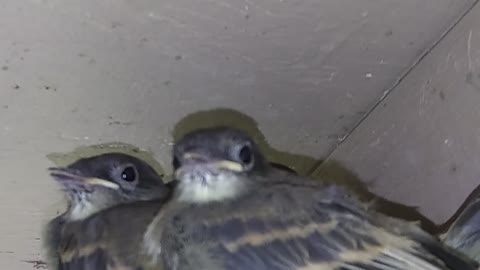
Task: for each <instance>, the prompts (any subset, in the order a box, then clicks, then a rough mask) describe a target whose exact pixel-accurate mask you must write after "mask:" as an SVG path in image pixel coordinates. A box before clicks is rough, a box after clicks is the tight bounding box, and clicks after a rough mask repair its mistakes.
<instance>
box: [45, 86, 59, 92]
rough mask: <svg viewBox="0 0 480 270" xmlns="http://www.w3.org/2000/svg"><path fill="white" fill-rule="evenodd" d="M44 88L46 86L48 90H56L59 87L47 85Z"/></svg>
mask: <svg viewBox="0 0 480 270" xmlns="http://www.w3.org/2000/svg"><path fill="white" fill-rule="evenodd" d="M44 88H45V90H47V91H54V92H56V91H57V88H56V87H53V86H49V85H45V86H44Z"/></svg>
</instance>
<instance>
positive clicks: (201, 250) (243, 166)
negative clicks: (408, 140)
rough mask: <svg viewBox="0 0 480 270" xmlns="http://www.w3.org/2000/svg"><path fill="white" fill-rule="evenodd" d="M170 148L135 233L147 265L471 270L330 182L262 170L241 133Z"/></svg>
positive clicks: (200, 136)
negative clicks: (169, 161) (155, 197)
mask: <svg viewBox="0 0 480 270" xmlns="http://www.w3.org/2000/svg"><path fill="white" fill-rule="evenodd" d="M173 154H174V159H173V166H174V168H175V169H176V172H175V175H176V177H177V181H178V183H177V185H176V188H175V191H174V194H173V197H172V198H171V200H170V201H169V202H168V203H167V204H166V205H164V206H163V208H162V210H161V211H160V212H159V214H158V215H157V216H156V217H155V219H154V221H153V222H152V223H151V224H150V225H149V226H148V229H147V230H146V232H145V235H144V237H143V251H142V254H144V255H143V261H142V263H143V266H145V265H148V266H149V267H150V268H149V269H172V270H190V269H192V270H193V269H208V270H221V269H222V270H224V269H228V270H240V269H252V270H254V269H255V270H260V269H261V270H267V269H268V270H293V269H295V270H299V269H305V270H307V269H308V270H313V269H321V270H330V269H331V270H334V269H335V270H341V269H350V270H361V269H365V270H367V269H368V270H387V269H388V270H401V269H402V270H407V269H408V270H410V269H418V270H423V269H424V270H427V269H428V270H440V269H443V270H447V269H449V270H453V269H463V270H468V269H477V264H476V263H474V262H473V261H471V260H469V259H467V258H465V257H464V256H462V255H460V254H459V253H457V252H455V251H453V250H451V249H449V248H448V247H445V246H444V245H442V244H441V243H440V242H439V241H438V240H437V239H436V238H435V237H433V236H431V235H429V234H427V233H426V232H424V231H423V230H421V229H420V228H419V227H417V226H416V225H414V224H412V223H409V222H405V221H402V220H398V219H393V218H389V217H386V216H384V215H381V214H379V213H376V212H373V211H371V210H369V209H368V208H366V207H364V206H363V205H362V204H361V203H359V202H358V201H357V200H356V199H355V198H354V197H353V196H351V195H349V194H347V193H346V192H345V191H343V190H342V189H341V188H339V187H336V186H324V185H322V184H319V183H318V182H315V181H312V180H310V179H306V178H301V177H300V176H296V175H294V174H291V173H288V172H284V171H279V170H276V169H274V168H272V167H271V166H270V165H269V164H268V163H267V162H266V161H265V159H264V157H263V155H262V154H261V153H260V152H259V150H258V148H257V146H256V144H255V143H254V141H253V140H252V139H251V138H250V137H249V136H247V135H246V134H244V133H242V132H241V131H238V130H235V129H230V128H225V127H217V128H209V129H202V130H197V131H194V132H192V133H190V134H187V135H186V136H185V137H184V138H183V139H181V140H180V141H179V142H178V144H176V145H175V147H174V153H173ZM132 269H136V268H132Z"/></svg>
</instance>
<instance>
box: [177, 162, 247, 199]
mask: <svg viewBox="0 0 480 270" xmlns="http://www.w3.org/2000/svg"><path fill="white" fill-rule="evenodd" d="M179 180H180V183H179V186H178V189H177V194H178V200H179V201H184V202H189V203H199V204H202V203H209V202H215V201H224V200H228V199H232V198H235V197H237V196H238V195H240V194H241V193H242V191H243V190H244V183H243V181H242V179H240V178H239V177H238V176H236V175H235V174H233V173H227V172H212V171H202V172H200V171H198V170H196V171H192V172H187V173H185V174H183V175H182V177H181V178H180V179H179Z"/></svg>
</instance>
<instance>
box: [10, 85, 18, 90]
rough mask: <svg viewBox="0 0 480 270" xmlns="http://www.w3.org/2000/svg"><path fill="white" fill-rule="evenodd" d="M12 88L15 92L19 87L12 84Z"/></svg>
mask: <svg viewBox="0 0 480 270" xmlns="http://www.w3.org/2000/svg"><path fill="white" fill-rule="evenodd" d="M12 88H13V89H15V90H18V89H20V85H18V84H14V85H13V86H12Z"/></svg>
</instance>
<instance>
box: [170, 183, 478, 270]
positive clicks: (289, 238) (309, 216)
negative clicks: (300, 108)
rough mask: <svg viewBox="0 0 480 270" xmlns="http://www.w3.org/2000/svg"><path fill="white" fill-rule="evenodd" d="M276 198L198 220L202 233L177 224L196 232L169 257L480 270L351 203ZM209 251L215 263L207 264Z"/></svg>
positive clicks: (242, 265)
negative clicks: (377, 220) (387, 226)
mask: <svg viewBox="0 0 480 270" xmlns="http://www.w3.org/2000/svg"><path fill="white" fill-rule="evenodd" d="M276 194H281V192H276V193H275V195H274V193H270V194H266V195H265V196H264V197H263V198H261V199H258V198H248V197H247V198H246V199H245V200H244V201H243V202H239V203H238V204H235V205H226V206H224V208H223V209H222V210H219V209H216V210H215V213H211V214H210V216H209V215H202V217H205V216H207V218H204V219H200V218H195V219H196V220H197V222H196V223H195V224H197V228H193V227H192V228H178V227H179V226H178V224H177V225H175V226H176V227H177V231H176V234H177V235H180V236H181V235H182V233H184V232H185V231H187V232H188V231H192V230H196V232H195V233H192V234H191V235H186V236H185V237H184V238H183V239H180V240H179V241H180V242H181V243H186V242H187V243H188V244H184V245H183V246H182V248H181V250H182V251H181V252H182V253H177V254H176V253H172V254H166V256H171V257H176V256H178V257H180V259H179V260H177V261H180V263H181V261H182V260H181V258H182V257H184V258H186V260H190V261H193V262H194V264H201V263H204V265H206V267H199V268H198V269H228V270H241V269H262V270H263V269H264V270H267V269H268V270H294V269H295V270H300V269H302V270H314V269H322V270H334V269H335V270H347V269H348V270H362V269H364V270H407V269H409V270H410V269H417V270H440V269H443V270H446V269H464V270H466V269H476V268H475V266H474V265H473V264H470V261H464V260H463V258H460V257H457V254H453V253H452V252H450V251H449V250H446V249H445V248H444V247H443V246H441V245H440V244H439V242H438V241H436V240H435V239H434V238H433V237H430V236H428V235H426V234H425V235H422V234H421V233H420V234H418V237H417V236H415V235H407V234H406V233H403V232H402V231H401V230H400V229H398V228H395V226H396V225H395V222H389V224H388V225H389V226H392V228H384V227H382V226H380V225H379V224H376V221H375V220H374V219H372V218H371V217H369V216H368V215H367V214H366V212H364V211H363V210H362V209H360V208H355V207H351V205H349V204H348V203H347V204H345V203H339V202H337V201H335V200H336V199H333V200H332V199H326V200H323V199H316V201H315V203H314V204H313V207H312V206H311V205H312V204H310V206H309V204H308V203H302V202H301V200H302V199H304V200H306V201H309V200H310V199H312V198H308V196H303V195H302V193H299V194H298V196H296V195H295V194H292V193H291V192H289V191H287V192H285V193H284V195H285V196H283V195H280V198H278V197H279V196H277V195H276ZM302 196H303V198H302ZM257 197H258V196H257ZM310 201H311V200H310ZM188 222H193V220H190V221H188ZM185 224H186V223H184V226H188V225H185ZM199 224H201V226H199ZM180 227H181V226H180ZM166 248H169V247H168V246H166ZM206 249H208V253H209V255H208V256H207V257H209V259H205V250H206ZM168 251H169V250H167V252H168ZM178 254H180V255H178ZM186 268H188V269H193V268H194V267H193V265H191V268H190V267H186ZM178 269H183V268H182V267H179V268H178Z"/></svg>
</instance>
